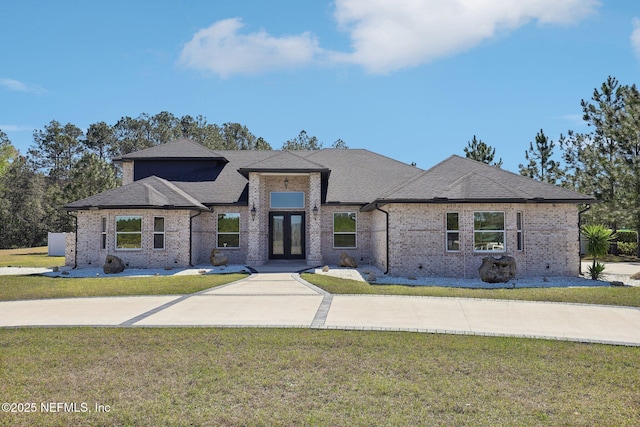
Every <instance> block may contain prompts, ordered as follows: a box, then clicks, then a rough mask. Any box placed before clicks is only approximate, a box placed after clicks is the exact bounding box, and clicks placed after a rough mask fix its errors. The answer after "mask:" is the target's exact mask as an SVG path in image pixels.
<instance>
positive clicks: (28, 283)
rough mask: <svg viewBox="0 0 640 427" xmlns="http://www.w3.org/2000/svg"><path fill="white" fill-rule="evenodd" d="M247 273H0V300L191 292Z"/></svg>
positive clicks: (220, 283) (239, 277)
mask: <svg viewBox="0 0 640 427" xmlns="http://www.w3.org/2000/svg"><path fill="white" fill-rule="evenodd" d="M244 277H247V275H246V274H241V273H234V274H207V275H194V276H160V277H109V278H75V279H70V278H52V277H46V276H2V278H1V279H0V301H13V300H27V299H39V298H72V297H95V296H122V295H174V294H191V293H194V292H198V291H201V290H204V289H209V288H212V287H214V286H219V285H224V284H226V283H230V282H234V281H236V280H240V279H242V278H244Z"/></svg>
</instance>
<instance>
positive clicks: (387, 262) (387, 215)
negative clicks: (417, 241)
mask: <svg viewBox="0 0 640 427" xmlns="http://www.w3.org/2000/svg"><path fill="white" fill-rule="evenodd" d="M376 210H377V211H380V212H382V213H383V214H384V215H385V216H386V217H387V228H386V232H387V238H386V243H387V253H386V255H387V261H386V263H385V269H386V270H385V272H384V274H389V212H387V211H383V210H382V209H380V208H379V207H378V204H377V203H376Z"/></svg>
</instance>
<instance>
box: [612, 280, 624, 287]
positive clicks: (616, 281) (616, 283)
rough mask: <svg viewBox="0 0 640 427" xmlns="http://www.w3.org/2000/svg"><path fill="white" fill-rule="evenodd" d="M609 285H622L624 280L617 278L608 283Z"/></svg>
mask: <svg viewBox="0 0 640 427" xmlns="http://www.w3.org/2000/svg"><path fill="white" fill-rule="evenodd" d="M609 284H610V285H611V286H624V282H621V281H619V280H614V281H613V282H610V283H609Z"/></svg>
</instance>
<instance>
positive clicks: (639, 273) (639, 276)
mask: <svg viewBox="0 0 640 427" xmlns="http://www.w3.org/2000/svg"><path fill="white" fill-rule="evenodd" d="M629 278H630V279H633V280H640V271H638V272H637V273H635V274H634V275H632V276H631V277H629Z"/></svg>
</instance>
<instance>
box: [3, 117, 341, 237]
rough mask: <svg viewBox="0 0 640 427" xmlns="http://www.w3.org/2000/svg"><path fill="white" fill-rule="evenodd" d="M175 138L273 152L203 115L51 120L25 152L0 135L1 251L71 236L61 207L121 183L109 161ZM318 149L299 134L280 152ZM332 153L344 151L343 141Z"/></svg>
mask: <svg viewBox="0 0 640 427" xmlns="http://www.w3.org/2000/svg"><path fill="white" fill-rule="evenodd" d="M181 137H186V138H190V139H192V140H194V141H196V142H198V143H200V144H202V145H203V146H205V147H208V148H211V149H213V150H271V149H272V147H271V145H270V144H269V143H268V142H267V141H266V140H265V139H264V138H262V137H258V136H256V135H254V134H253V133H251V131H249V129H248V128H247V127H246V126H244V125H241V124H239V123H224V124H223V125H217V124H213V123H208V122H207V119H206V118H205V117H203V116H197V117H195V118H194V117H191V116H188V115H187V116H183V117H176V116H174V115H173V114H171V113H169V112H166V111H163V112H160V113H158V114H155V115H153V116H152V115H149V114H146V113H142V114H140V115H139V116H138V117H135V118H133V117H122V118H121V119H120V120H118V121H117V122H116V123H115V124H114V125H109V124H107V123H105V122H103V121H101V122H98V123H94V124H91V125H90V126H89V127H88V128H87V129H86V131H83V130H82V129H80V128H79V127H78V126H76V125H74V124H72V123H67V124H65V125H63V124H61V123H60V122H58V121H56V120H52V121H51V122H50V123H49V124H47V125H46V126H44V128H43V129H37V130H35V131H34V132H33V144H32V145H31V146H30V147H29V149H28V151H27V153H25V154H21V153H19V152H18V150H16V149H15V147H14V146H13V145H12V143H11V141H10V140H9V138H8V137H7V135H6V133H4V132H2V130H1V129H0V196H1V198H0V249H6V248H16V247H34V246H40V245H44V244H46V239H47V232H49V231H51V232H65V231H67V232H68V231H73V227H74V219H73V217H72V216H71V215H69V214H67V213H66V212H65V211H63V210H62V209H61V207H62V206H64V205H65V204H67V203H69V202H72V201H74V200H78V199H82V198H85V197H89V196H91V195H93V194H97V193H100V192H102V191H105V190H109V189H111V188H115V187H117V186H119V185H121V171H120V169H119V167H118V166H117V165H116V164H114V163H113V159H115V158H118V157H121V156H123V155H125V154H128V153H131V152H134V151H139V150H143V149H145V148H150V147H154V146H157V145H160V144H164V143H167V142H169V141H173V140H175V139H177V138H181ZM323 145H324V144H323V143H322V142H321V141H320V140H319V139H318V138H317V137H315V136H313V135H309V134H308V133H307V132H306V131H304V130H302V131H301V132H300V133H299V134H298V135H297V136H295V137H293V138H291V139H289V140H287V141H285V142H284V143H283V144H282V147H281V148H282V149H286V150H317V149H321V148H322V147H323ZM331 147H334V148H348V147H347V144H346V143H345V142H344V141H343V140H341V139H338V140H337V141H335V142H334V143H333V144H332V145H331Z"/></svg>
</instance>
